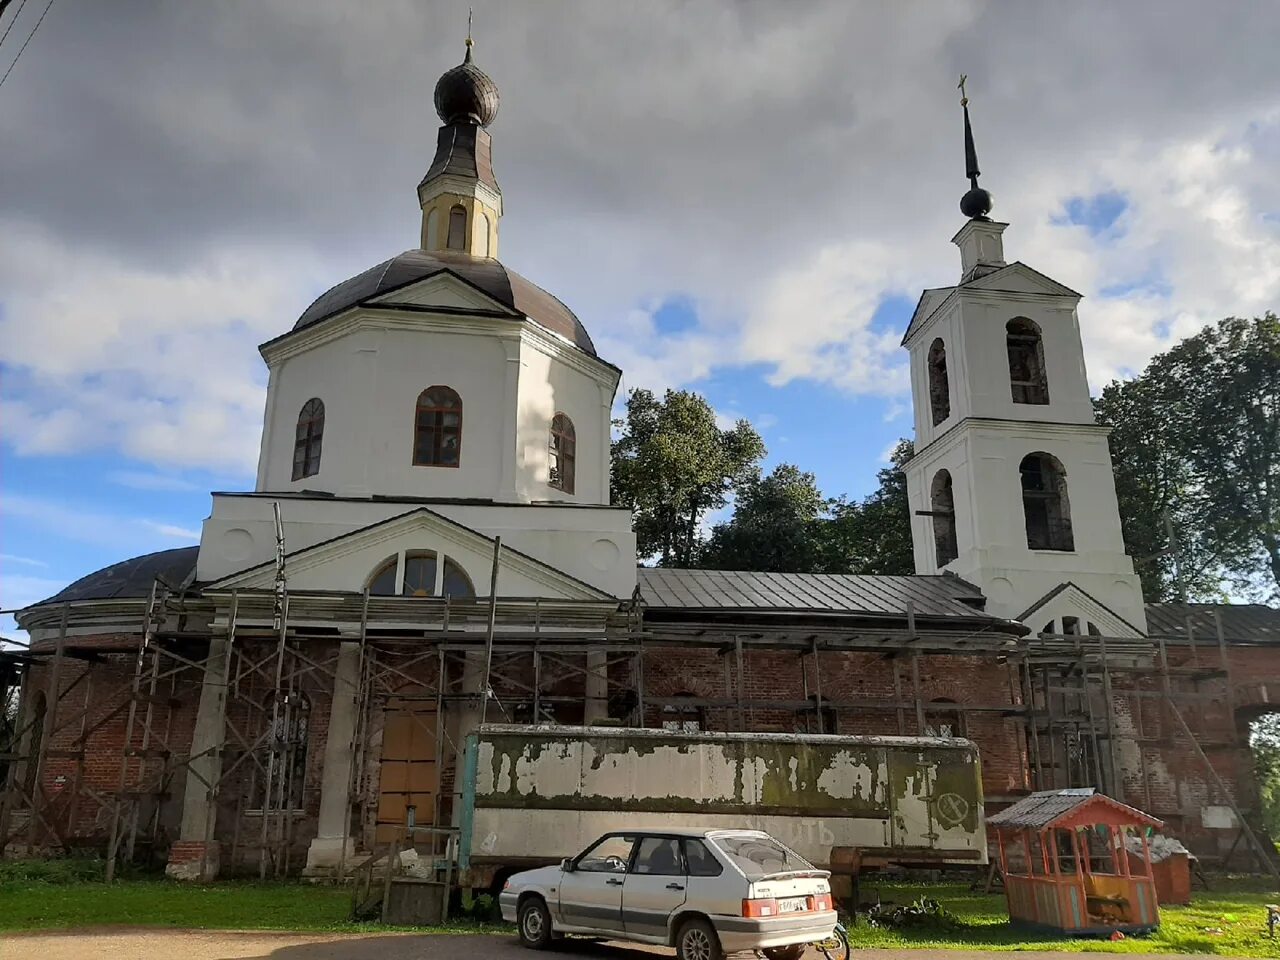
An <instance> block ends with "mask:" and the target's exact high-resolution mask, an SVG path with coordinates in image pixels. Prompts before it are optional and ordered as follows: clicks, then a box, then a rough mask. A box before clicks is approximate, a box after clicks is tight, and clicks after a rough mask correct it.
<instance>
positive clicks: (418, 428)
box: [413, 386, 462, 467]
mask: <svg viewBox="0 0 1280 960" xmlns="http://www.w3.org/2000/svg"><path fill="white" fill-rule="evenodd" d="M461 455H462V398H461V397H459V396H458V394H457V393H456V392H454V391H453V390H451V389H450V388H449V387H440V386H436V387H428V388H427V389H426V390H423V391H422V393H420V394H419V395H418V409H417V411H416V413H415V414H414V418H413V464H414V466H416V467H456V466H457V465H458V460H459V458H460V457H461Z"/></svg>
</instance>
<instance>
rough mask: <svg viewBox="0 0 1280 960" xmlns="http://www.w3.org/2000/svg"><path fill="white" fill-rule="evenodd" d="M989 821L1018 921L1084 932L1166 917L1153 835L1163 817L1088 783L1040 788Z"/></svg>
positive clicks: (1141, 926)
mask: <svg viewBox="0 0 1280 960" xmlns="http://www.w3.org/2000/svg"><path fill="white" fill-rule="evenodd" d="M987 825H988V826H990V827H992V828H994V829H995V831H996V839H997V841H998V842H999V848H1000V869H1001V871H1002V873H1003V874H1004V885H1005V894H1006V897H1007V899H1008V903H1009V919H1010V920H1011V921H1013V922H1014V923H1018V924H1023V925H1026V926H1033V927H1036V928H1039V929H1042V930H1047V931H1053V932H1055V933H1067V934H1079V935H1099V934H1110V933H1113V932H1114V931H1116V930H1119V931H1121V932H1123V933H1141V932H1145V931H1149V930H1154V929H1155V928H1156V927H1158V926H1159V925H1160V910H1159V907H1158V906H1157V903H1156V889H1155V881H1154V879H1153V878H1152V874H1151V850H1150V847H1149V845H1148V843H1147V837H1148V835H1149V834H1150V833H1151V832H1153V831H1154V830H1158V829H1160V828H1161V827H1162V826H1163V824H1162V823H1161V821H1159V820H1157V819H1156V818H1155V817H1151V816H1148V815H1147V814H1145V813H1143V812H1142V811H1141V810H1135V809H1134V808H1133V807H1130V806H1128V805H1126V804H1123V803H1120V802H1119V801H1118V800H1112V799H1111V798H1110V797H1107V796H1104V795H1102V794H1100V793H1095V792H1094V790H1093V788H1092V787H1084V788H1080V789H1072V790H1041V791H1039V792H1037V793H1033V794H1031V795H1030V796H1027V797H1023V798H1022V799H1021V800H1019V801H1018V802H1017V803H1015V804H1014V805H1013V806H1011V807H1009V808H1008V809H1007V810H1002V811H1000V812H999V813H997V814H995V815H994V816H992V817H990V818H988V820H987ZM1130 839H1132V840H1135V841H1136V843H1133V844H1130V843H1129V842H1128V841H1130ZM1134 846H1136V847H1137V848H1138V849H1140V850H1141V851H1142V853H1141V856H1137V855H1134V856H1130V851H1131V850H1132V849H1133V847H1134Z"/></svg>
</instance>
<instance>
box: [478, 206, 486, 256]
mask: <svg viewBox="0 0 1280 960" xmlns="http://www.w3.org/2000/svg"><path fill="white" fill-rule="evenodd" d="M476 256H477V257H487V256H489V216H488V214H484V213H482V214H480V217H479V222H478V223H477V224H476Z"/></svg>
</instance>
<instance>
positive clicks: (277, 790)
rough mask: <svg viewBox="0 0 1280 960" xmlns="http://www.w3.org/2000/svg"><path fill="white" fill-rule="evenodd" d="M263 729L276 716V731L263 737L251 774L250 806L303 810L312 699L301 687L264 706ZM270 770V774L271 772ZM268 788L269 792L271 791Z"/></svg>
mask: <svg viewBox="0 0 1280 960" xmlns="http://www.w3.org/2000/svg"><path fill="white" fill-rule="evenodd" d="M261 709H262V713H261V720H260V723H261V728H260V729H262V730H263V731H265V730H266V728H267V727H270V726H271V724H272V719H273V717H274V720H275V728H274V735H272V736H267V737H263V738H262V741H261V745H260V746H259V747H258V749H257V751H256V753H257V756H256V758H255V761H256V762H255V763H254V764H253V770H252V774H251V776H250V778H249V798H248V804H247V807H248V809H249V810H302V809H304V808H305V806H306V805H305V803H304V798H303V790H304V789H305V788H306V784H307V741H308V734H309V732H310V724H311V701H310V700H308V699H307V696H306V694H304V693H300V692H298V691H292V692H289V693H285V694H283V695H282V696H281V698H280V702H279V703H278V704H277V703H275V702H274V697H268V698H267V699H266V700H265V701H264V702H263V703H262V706H261ZM268 773H269V775H268ZM268 790H269V791H270V792H268Z"/></svg>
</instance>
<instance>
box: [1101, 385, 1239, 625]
mask: <svg viewBox="0 0 1280 960" xmlns="http://www.w3.org/2000/svg"><path fill="white" fill-rule="evenodd" d="M1093 404H1094V410H1095V412H1096V413H1097V417H1098V422H1099V423H1102V424H1103V425H1105V426H1107V427H1110V428H1111V436H1110V443H1111V460H1112V466H1113V473H1114V476H1115V481H1116V499H1117V501H1118V503H1119V506H1120V528H1121V532H1122V534H1123V536H1124V543H1125V548H1126V550H1127V552H1128V553H1129V555H1130V556H1131V557H1132V558H1133V566H1134V570H1135V571H1136V572H1137V574H1138V576H1139V577H1141V578H1142V593H1143V598H1144V599H1145V600H1146V601H1147V602H1149V603H1159V602H1161V601H1168V600H1174V599H1177V598H1178V597H1179V588H1178V583H1177V577H1176V576H1175V572H1174V554H1175V551H1174V549H1173V548H1172V547H1171V545H1170V540H1169V531H1171V530H1172V531H1175V533H1176V535H1177V540H1178V550H1177V553H1178V557H1179V564H1180V573H1181V577H1182V582H1183V583H1184V584H1185V586H1186V593H1187V597H1188V599H1191V600H1216V599H1221V579H1222V578H1221V574H1220V568H1221V561H1220V559H1219V558H1218V557H1217V556H1216V555H1215V554H1214V553H1213V552H1212V551H1211V550H1210V549H1209V547H1208V545H1207V543H1206V541H1205V537H1204V536H1203V531H1202V530H1201V529H1200V527H1201V516H1200V514H1199V512H1198V510H1197V509H1196V506H1195V504H1196V500H1197V497H1196V496H1195V494H1194V485H1193V480H1192V476H1191V471H1190V467H1189V464H1188V462H1187V456H1186V445H1185V442H1184V438H1183V437H1182V436H1181V431H1180V430H1179V429H1178V428H1177V427H1176V426H1175V425H1174V422H1173V421H1172V420H1171V419H1170V418H1169V417H1167V416H1165V415H1164V413H1163V412H1162V411H1163V410H1164V409H1165V407H1166V406H1167V401H1166V400H1165V399H1163V398H1162V397H1161V396H1160V389H1159V387H1158V386H1157V385H1156V384H1154V383H1153V382H1151V381H1150V380H1147V379H1145V378H1141V377H1140V378H1138V379H1136V380H1128V381H1125V382H1123V383H1120V382H1113V383H1110V384H1108V385H1107V386H1106V387H1105V388H1104V389H1103V391H1102V396H1100V397H1098V398H1097V399H1095V400H1094V401H1093Z"/></svg>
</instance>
